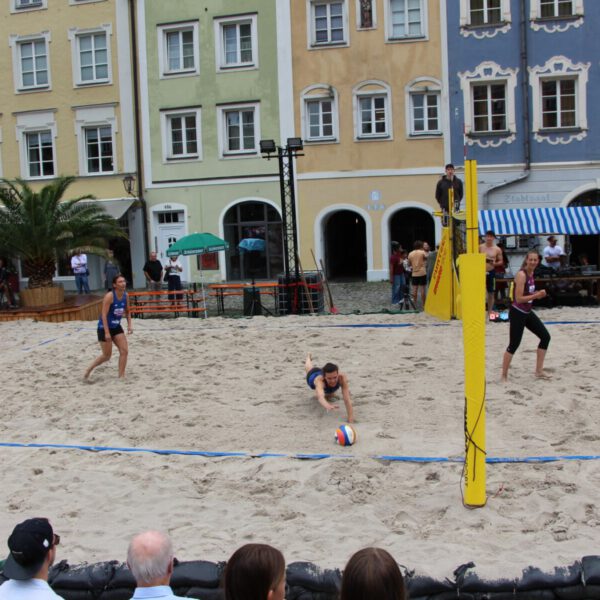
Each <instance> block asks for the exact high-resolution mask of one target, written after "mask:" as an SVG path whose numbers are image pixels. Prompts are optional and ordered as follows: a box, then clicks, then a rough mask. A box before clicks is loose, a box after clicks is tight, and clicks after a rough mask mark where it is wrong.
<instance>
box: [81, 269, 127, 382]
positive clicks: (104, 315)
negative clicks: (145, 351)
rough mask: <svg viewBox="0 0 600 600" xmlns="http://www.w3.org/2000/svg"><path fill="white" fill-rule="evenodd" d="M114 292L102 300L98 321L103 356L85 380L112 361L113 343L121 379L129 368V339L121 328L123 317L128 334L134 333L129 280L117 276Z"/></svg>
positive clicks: (87, 371) (86, 375) (88, 372)
mask: <svg viewBox="0 0 600 600" xmlns="http://www.w3.org/2000/svg"><path fill="white" fill-rule="evenodd" d="M112 286H113V289H112V292H108V293H107V294H106V295H105V296H104V300H102V312H101V313H100V318H99V319H98V341H99V342H100V348H101V349H102V354H101V355H100V356H99V357H98V358H97V359H96V360H95V361H94V362H93V363H92V364H91V365H90V366H89V367H88V368H87V370H86V372H85V375H84V376H83V378H84V379H87V378H88V377H89V376H90V374H91V372H92V371H93V370H94V369H95V368H96V367H97V366H98V365H101V364H102V363H105V362H107V361H109V360H110V357H111V356H112V345H113V343H114V344H115V346H116V347H117V348H118V349H119V377H125V367H126V366H127V353H128V346H127V338H126V337H125V332H124V331H123V328H122V327H121V319H122V317H126V318H127V333H133V327H132V325H131V315H130V314H129V304H128V300H127V292H126V291H125V288H126V287H127V280H126V279H125V277H123V275H116V276H115V277H114V278H113V281H112Z"/></svg>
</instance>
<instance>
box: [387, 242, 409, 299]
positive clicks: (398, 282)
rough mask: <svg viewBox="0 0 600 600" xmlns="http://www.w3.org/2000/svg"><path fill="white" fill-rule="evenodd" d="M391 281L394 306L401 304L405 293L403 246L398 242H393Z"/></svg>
mask: <svg viewBox="0 0 600 600" xmlns="http://www.w3.org/2000/svg"><path fill="white" fill-rule="evenodd" d="M390 283H391V284H392V306H393V305H395V304H400V303H401V302H402V297H403V295H404V286H405V285H406V282H405V279H404V264H403V262H402V247H401V246H400V244H399V243H398V242H392V255H391V256H390Z"/></svg>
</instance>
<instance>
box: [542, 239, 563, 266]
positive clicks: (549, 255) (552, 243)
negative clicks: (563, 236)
mask: <svg viewBox="0 0 600 600" xmlns="http://www.w3.org/2000/svg"><path fill="white" fill-rule="evenodd" d="M562 256H565V252H564V250H563V249H562V248H561V247H560V246H559V245H558V244H557V243H556V238H555V237H554V236H553V235H551V236H549V237H548V245H547V246H546V247H545V248H544V265H545V266H546V267H550V268H551V269H554V270H555V271H558V269H560V261H561V257H562Z"/></svg>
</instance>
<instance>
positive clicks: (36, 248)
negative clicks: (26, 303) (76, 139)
mask: <svg viewBox="0 0 600 600" xmlns="http://www.w3.org/2000/svg"><path fill="white" fill-rule="evenodd" d="M73 181H75V177H58V178H57V179H56V180H54V181H53V182H52V183H50V184H49V185H46V186H45V187H43V188H42V189H41V190H40V191H39V192H34V191H33V190H32V189H31V187H29V185H28V184H27V183H26V182H25V181H23V180H22V179H16V180H15V181H14V182H13V181H9V180H8V179H1V180H0V185H1V187H0V255H3V254H6V255H7V256H11V257H14V258H20V259H21V261H22V265H23V270H24V272H25V273H27V274H28V276H29V287H30V288H41V287H51V286H52V278H53V276H54V273H55V272H56V261H57V259H58V258H59V257H63V256H66V255H67V254H68V253H70V252H71V251H72V250H74V249H76V248H81V249H82V251H84V252H87V253H90V254H104V252H105V250H104V249H105V248H106V246H107V243H108V240H109V239H111V238H115V237H125V233H124V232H123V231H122V230H121V228H120V227H119V224H118V222H117V221H116V220H115V219H113V218H112V217H111V216H110V215H108V214H107V213H106V212H105V211H104V209H103V208H101V207H100V206H98V205H97V204H94V203H92V202H84V201H85V200H92V199H93V198H94V197H93V196H92V195H89V194H87V195H85V196H80V197H79V198H75V199H72V200H63V199H62V198H63V195H64V194H65V192H66V191H67V188H68V187H69V186H70V185H71V183H73ZM2 205H4V206H2Z"/></svg>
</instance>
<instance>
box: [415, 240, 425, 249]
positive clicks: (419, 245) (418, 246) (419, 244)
mask: <svg viewBox="0 0 600 600" xmlns="http://www.w3.org/2000/svg"><path fill="white" fill-rule="evenodd" d="M413 248H414V249H415V250H421V249H422V248H423V242H422V241H421V240H415V243H414V244H413Z"/></svg>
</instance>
